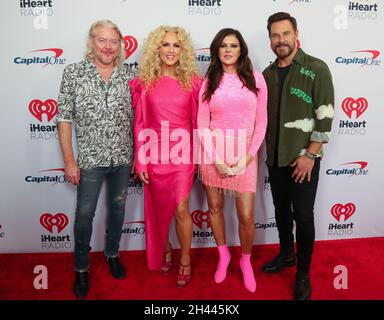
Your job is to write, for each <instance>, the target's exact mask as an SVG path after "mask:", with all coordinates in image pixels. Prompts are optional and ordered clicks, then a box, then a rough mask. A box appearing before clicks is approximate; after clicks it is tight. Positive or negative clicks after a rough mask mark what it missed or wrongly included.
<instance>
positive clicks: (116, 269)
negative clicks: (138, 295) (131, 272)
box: [107, 257, 126, 279]
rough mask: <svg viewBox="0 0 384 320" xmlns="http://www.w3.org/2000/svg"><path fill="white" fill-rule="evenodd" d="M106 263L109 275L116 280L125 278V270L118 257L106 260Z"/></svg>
mask: <svg viewBox="0 0 384 320" xmlns="http://www.w3.org/2000/svg"><path fill="white" fill-rule="evenodd" d="M107 262H108V265H109V270H111V274H112V276H113V277H114V278H116V279H124V278H125V274H126V273H125V268H124V266H123V265H122V264H121V263H120V259H119V257H113V258H107Z"/></svg>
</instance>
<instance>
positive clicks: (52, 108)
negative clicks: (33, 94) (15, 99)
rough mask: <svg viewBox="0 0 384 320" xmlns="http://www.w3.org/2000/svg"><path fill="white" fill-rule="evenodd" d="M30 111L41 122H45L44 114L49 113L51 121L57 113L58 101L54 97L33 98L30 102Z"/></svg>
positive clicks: (48, 116)
mask: <svg viewBox="0 0 384 320" xmlns="http://www.w3.org/2000/svg"><path fill="white" fill-rule="evenodd" d="M28 108H29V112H30V113H31V114H32V115H33V116H34V117H35V118H36V119H37V120H39V121H40V122H43V114H45V115H47V120H48V122H50V121H51V120H52V118H53V117H54V116H55V115H56V113H57V110H58V109H57V102H56V100H53V99H47V100H45V101H41V100H40V99H35V100H32V101H31V102H30V103H29V106H28Z"/></svg>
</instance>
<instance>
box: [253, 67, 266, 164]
mask: <svg viewBox="0 0 384 320" xmlns="http://www.w3.org/2000/svg"><path fill="white" fill-rule="evenodd" d="M254 75H255V79H256V87H257V88H258V89H259V91H258V93H257V107H256V119H255V129H254V131H253V136H252V140H251V144H250V148H249V153H250V154H251V155H253V156H254V157H256V156H257V151H258V150H259V148H260V146H261V144H262V142H263V140H264V137H265V133H266V130H267V123H268V119H267V99H268V91H267V84H266V83H265V79H264V76H263V74H262V73H260V72H259V71H255V72H254Z"/></svg>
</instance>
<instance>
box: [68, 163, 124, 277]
mask: <svg viewBox="0 0 384 320" xmlns="http://www.w3.org/2000/svg"><path fill="white" fill-rule="evenodd" d="M130 173H131V167H129V166H120V167H112V166H110V167H97V168H92V169H80V184H79V186H78V187H77V204H76V213H75V226H74V229H75V230H74V231H75V271H77V272H84V271H88V267H89V257H88V253H89V251H91V247H90V246H89V244H90V241H91V236H92V222H93V218H94V216H95V210H96V206H97V201H98V199H99V194H100V189H101V186H102V184H103V181H104V179H107V187H108V206H109V213H108V219H107V235H106V245H105V251H104V253H105V255H106V256H107V257H116V256H118V253H119V244H120V238H121V234H122V229H123V222H124V214H125V199H126V197H127V190H128V181H129V177H130Z"/></svg>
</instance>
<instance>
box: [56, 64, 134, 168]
mask: <svg viewBox="0 0 384 320" xmlns="http://www.w3.org/2000/svg"><path fill="white" fill-rule="evenodd" d="M133 77H134V73H133V72H132V70H131V69H130V68H129V66H128V65H126V64H123V65H121V66H119V67H116V68H115V69H114V71H113V73H112V76H111V77H110V79H109V82H108V84H105V82H104V80H103V79H102V77H101V76H100V74H99V72H98V70H97V68H96V66H95V65H94V64H93V62H91V61H87V60H86V61H81V62H79V63H74V64H71V65H68V66H67V67H66V68H65V69H64V74H63V79H62V82H61V88H60V94H59V98H58V109H59V111H58V114H57V118H56V121H57V122H62V121H68V122H72V123H73V124H74V125H75V129H76V137H77V146H78V165H79V167H80V168H83V169H91V168H95V167H109V166H110V165H112V166H114V167H116V166H121V165H131V164H132V161H133V132H132V124H133V114H134V112H133V109H132V105H131V94H130V89H129V85H128V82H129V80H131V79H132V78H133Z"/></svg>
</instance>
